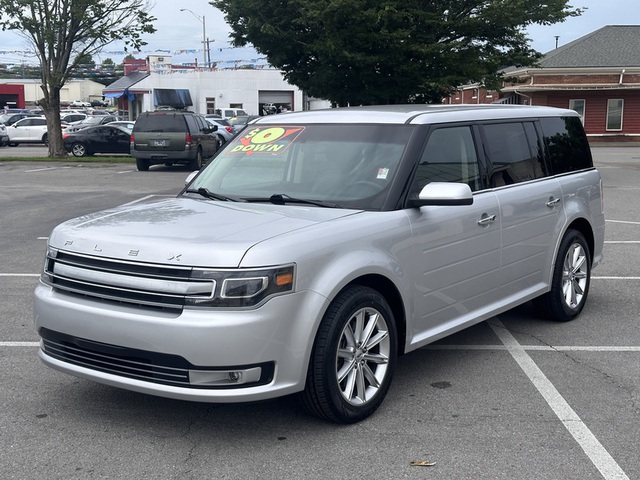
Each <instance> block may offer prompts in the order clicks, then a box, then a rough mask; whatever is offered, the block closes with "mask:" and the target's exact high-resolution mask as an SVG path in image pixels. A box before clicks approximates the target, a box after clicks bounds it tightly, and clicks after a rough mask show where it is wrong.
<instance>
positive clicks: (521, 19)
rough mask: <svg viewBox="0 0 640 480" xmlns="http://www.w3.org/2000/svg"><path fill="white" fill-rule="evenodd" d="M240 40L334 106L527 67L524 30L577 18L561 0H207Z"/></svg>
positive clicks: (436, 95) (430, 91) (392, 99)
mask: <svg viewBox="0 0 640 480" xmlns="http://www.w3.org/2000/svg"><path fill="white" fill-rule="evenodd" d="M210 4H211V5H213V6H214V7H216V8H218V9H220V10H221V11H222V12H223V13H224V14H225V19H226V21H227V23H228V24H229V25H230V26H231V28H232V33H231V38H232V41H233V43H234V45H236V46H243V45H246V44H248V43H251V44H253V46H254V47H255V48H256V50H258V52H260V53H262V54H264V55H265V56H266V57H267V60H268V61H269V63H270V64H271V65H273V66H275V67H277V68H280V69H281V70H283V72H284V76H285V78H286V79H287V81H289V82H290V83H292V84H294V85H296V86H298V87H299V88H301V89H302V90H305V91H306V92H307V93H308V94H309V95H312V96H315V97H319V98H325V99H328V100H331V101H332V102H334V103H336V104H338V105H347V104H352V105H357V104H374V103H383V104H387V103H407V102H410V103H411V102H420V103H422V102H433V101H437V102H440V101H441V99H442V97H443V96H445V95H447V94H448V93H449V92H450V91H452V90H453V89H454V88H455V87H456V86H458V85H460V84H464V83H467V82H470V81H474V82H485V84H486V85H487V86H490V87H495V86H496V84H497V81H498V79H499V73H498V72H499V70H500V69H501V68H503V67H506V66H510V65H521V66H529V65H534V64H535V62H536V61H537V60H538V59H539V58H540V54H539V53H538V52H536V51H535V50H533V49H531V48H530V46H529V39H528V38H527V37H526V35H525V33H524V29H525V27H526V26H528V25H530V24H534V23H535V24H544V25H550V24H553V23H557V22H561V21H563V20H564V19H565V18H567V17H570V16H578V15H580V14H581V13H582V10H581V9H575V8H573V7H572V6H570V5H568V4H567V1H566V0H546V1H543V0H510V1H504V0H439V1H433V0H415V1H410V2H407V1H406V0H212V1H210Z"/></svg>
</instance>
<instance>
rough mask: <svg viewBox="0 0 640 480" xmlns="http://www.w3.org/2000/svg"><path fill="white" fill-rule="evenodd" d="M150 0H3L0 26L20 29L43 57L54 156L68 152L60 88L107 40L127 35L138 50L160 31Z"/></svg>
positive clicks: (44, 103) (46, 109)
mask: <svg viewBox="0 0 640 480" xmlns="http://www.w3.org/2000/svg"><path fill="white" fill-rule="evenodd" d="M149 8H150V4H149V3H148V2H147V1H146V0H0V12H2V14H1V18H0V27H2V29H3V30H15V31H17V32H18V33H20V34H21V35H22V36H24V37H25V38H26V39H27V40H28V41H29V43H31V44H32V45H33V47H34V50H35V52H36V55H37V57H38V60H39V61H40V67H41V68H40V70H41V81H42V92H43V98H42V99H41V100H40V101H39V104H40V106H41V107H42V108H43V110H44V114H45V116H46V117H47V128H48V131H49V156H50V157H66V155H67V154H66V152H65V150H64V148H63V146H62V130H61V128H60V90H61V89H62V87H63V86H64V84H65V83H66V82H67V80H69V78H71V76H72V75H73V74H74V73H75V72H76V71H77V69H78V66H79V65H80V64H81V63H82V62H83V61H86V59H87V56H88V58H89V59H90V58H91V55H92V54H94V53H96V52H99V51H100V50H101V49H102V48H103V47H104V46H105V45H108V44H110V43H112V42H114V41H119V40H122V41H124V43H125V48H133V49H135V50H139V49H140V47H141V46H142V45H145V44H146V42H144V41H143V40H142V37H141V36H142V34H145V33H153V32H154V31H155V29H154V27H153V25H152V22H153V21H154V20H155V18H154V17H152V16H151V15H150V14H149V13H148V10H149Z"/></svg>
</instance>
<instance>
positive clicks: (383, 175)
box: [376, 168, 389, 180]
mask: <svg viewBox="0 0 640 480" xmlns="http://www.w3.org/2000/svg"><path fill="white" fill-rule="evenodd" d="M388 175H389V169H388V168H379V169H378V176H377V177H376V178H377V179H378V180H386V179H387V176H388Z"/></svg>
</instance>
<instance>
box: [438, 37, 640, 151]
mask: <svg viewBox="0 0 640 480" xmlns="http://www.w3.org/2000/svg"><path fill="white" fill-rule="evenodd" d="M504 73H505V77H511V78H515V79H518V82H512V83H505V85H504V87H503V88H502V89H501V90H500V94H499V97H500V98H499V99H498V98H496V96H497V95H496V92H491V91H489V92H487V91H486V90H485V89H483V88H482V87H481V85H465V86H464V87H461V88H460V89H459V90H458V92H456V94H455V95H452V96H451V97H450V98H448V99H447V100H446V103H494V102H500V103H517V104H530V105H548V106H552V107H562V108H571V109H573V110H576V111H577V112H578V113H580V116H581V118H582V122H583V124H584V127H585V130H586V132H587V135H588V137H589V141H590V142H592V143H593V142H640V25H610V26H605V27H603V28H601V29H599V30H596V31H594V32H592V33H590V34H588V35H585V36H584V37H581V38H579V39H577V40H574V41H573V42H571V43H568V44H566V45H563V46H561V47H559V48H557V49H555V50H552V51H551V52H548V53H546V54H545V56H544V58H543V59H542V60H541V61H540V62H539V64H538V66H536V67H523V68H515V67H511V68H508V69H506V70H505V71H504Z"/></svg>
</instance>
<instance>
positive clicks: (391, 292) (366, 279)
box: [338, 274, 407, 355]
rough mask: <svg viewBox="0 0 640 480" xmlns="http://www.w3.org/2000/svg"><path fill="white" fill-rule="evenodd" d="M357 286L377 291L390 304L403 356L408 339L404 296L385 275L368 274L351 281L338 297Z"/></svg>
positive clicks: (400, 352) (399, 353) (399, 347)
mask: <svg viewBox="0 0 640 480" xmlns="http://www.w3.org/2000/svg"><path fill="white" fill-rule="evenodd" d="M355 285H361V286H364V287H369V288H371V289H373V290H376V291H377V292H378V293H379V294H380V295H382V296H383V297H384V298H385V300H386V301H387V303H388V304H389V308H391V311H392V312H393V317H394V320H395V324H396V331H397V338H398V345H397V347H398V350H397V351H398V355H403V354H404V353H405V344H406V338H407V322H406V312H405V309H404V305H403V302H402V296H401V295H400V292H399V291H398V288H397V287H396V285H395V284H394V283H393V282H392V281H391V280H389V279H388V278H387V277H385V276H383V275H379V274H367V275H363V276H360V277H358V278H354V279H353V280H351V281H350V282H349V283H348V284H347V285H345V286H344V287H343V288H342V290H340V292H339V293H338V295H339V294H340V293H342V292H343V291H344V290H346V289H347V288H349V287H352V286H355Z"/></svg>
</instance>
